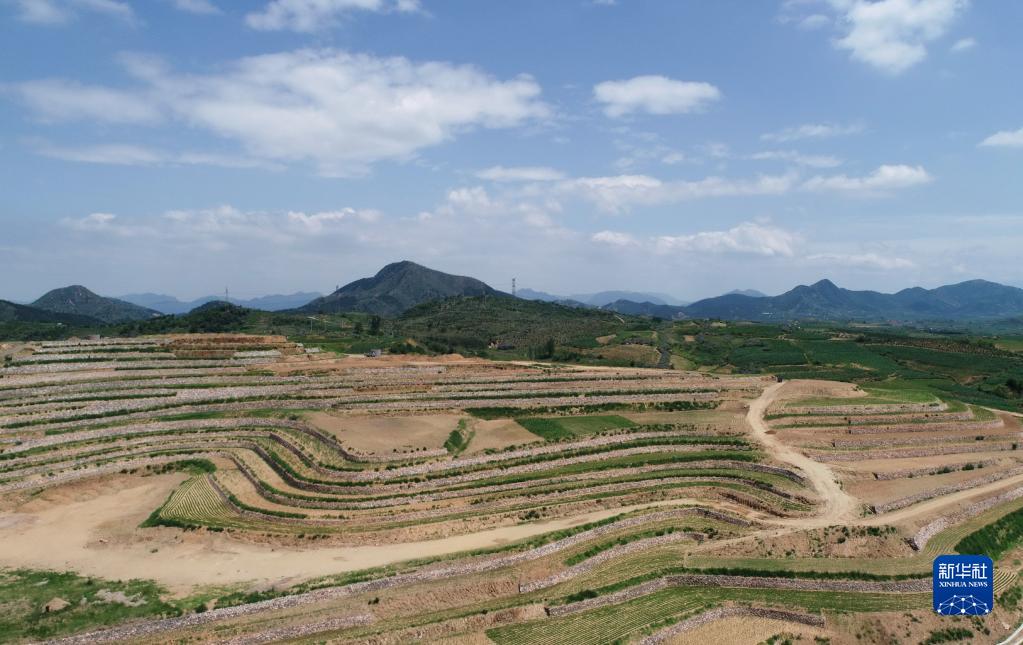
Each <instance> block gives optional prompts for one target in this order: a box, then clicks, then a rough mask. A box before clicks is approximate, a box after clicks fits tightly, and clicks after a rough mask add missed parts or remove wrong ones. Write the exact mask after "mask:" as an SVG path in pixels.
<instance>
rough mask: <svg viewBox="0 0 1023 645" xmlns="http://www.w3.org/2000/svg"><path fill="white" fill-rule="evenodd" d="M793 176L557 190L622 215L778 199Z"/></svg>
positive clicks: (625, 182)
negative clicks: (740, 199) (690, 204)
mask: <svg viewBox="0 0 1023 645" xmlns="http://www.w3.org/2000/svg"><path fill="white" fill-rule="evenodd" d="M796 179H797V176H796V175H795V174H793V173H786V174H784V175H760V176H758V177H756V178H755V179H727V178H722V177H706V178H704V179H700V180H695V181H685V180H676V181H661V180H660V179H657V178H655V177H650V176H648V175H617V176H609V177H580V178H577V179H571V180H567V181H565V182H562V183H561V184H560V185H559V186H558V190H559V191H560V192H562V193H565V194H570V195H574V196H576V197H578V198H580V199H584V200H587V201H590V202H592V203H594V204H596V205H597V207H599V208H601V209H602V210H605V211H608V212H622V211H625V210H628V209H629V207H631V206H649V205H656V204H670V203H676V202H682V201H688V200H692V199H701V198H707V197H732V196H742V195H780V194H783V193H786V192H788V191H789V190H790V189H791V188H792V187H793V186H794V184H795V182H796Z"/></svg>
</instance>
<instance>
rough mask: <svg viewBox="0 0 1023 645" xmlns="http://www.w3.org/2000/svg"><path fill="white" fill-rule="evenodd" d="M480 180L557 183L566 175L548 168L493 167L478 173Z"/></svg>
mask: <svg viewBox="0 0 1023 645" xmlns="http://www.w3.org/2000/svg"><path fill="white" fill-rule="evenodd" d="M476 176H477V177H479V178H480V179H486V180H487V181H498V182H512V181H557V180H559V179H564V177H565V174H564V173H563V172H561V171H560V170H555V169H554V168H548V167H546V166H514V167H505V166H491V167H490V168H485V169H483V170H480V171H479V172H477V173H476Z"/></svg>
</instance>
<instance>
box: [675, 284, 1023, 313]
mask: <svg viewBox="0 0 1023 645" xmlns="http://www.w3.org/2000/svg"><path fill="white" fill-rule="evenodd" d="M684 312H685V315H686V316H688V317H690V318H722V319H727V320H758V321H764V320H811V319H812V320H871V321H883V320H892V321H922V320H960V321H962V320H996V319H1000V318H1009V317H1012V316H1019V315H1020V314H1021V313H1023V289H1018V288H1016V287H1009V286H1006V285H1002V284H998V283H995V282H988V281H986V280H970V281H967V282H960V283H959V284H953V285H947V286H944V287H938V288H937V289H923V288H921V287H913V288H911V289H903V290H902V291H899V292H898V293H891V294H889V293H879V292H877V291H851V290H849V289H842V288H841V287H838V286H836V285H835V283H833V282H831V281H830V280H821V281H820V282H816V283H814V284H812V285H809V286H806V285H800V286H798V287H796V288H795V289H792V290H791V291H787V292H785V293H783V294H781V295H780V296H766V297H752V296H746V295H740V294H731V295H725V296H719V297H717V298H708V299H706V300H700V301H699V302H694V303H693V304H691V305H689V306H688V307H685V309H684Z"/></svg>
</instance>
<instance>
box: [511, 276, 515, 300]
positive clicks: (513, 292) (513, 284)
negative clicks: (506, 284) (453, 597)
mask: <svg viewBox="0 0 1023 645" xmlns="http://www.w3.org/2000/svg"><path fill="white" fill-rule="evenodd" d="M512 296H513V297H514V296H515V278H512Z"/></svg>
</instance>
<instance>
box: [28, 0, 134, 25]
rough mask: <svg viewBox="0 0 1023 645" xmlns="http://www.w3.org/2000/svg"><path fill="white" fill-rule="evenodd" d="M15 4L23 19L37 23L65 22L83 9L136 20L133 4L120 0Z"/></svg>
mask: <svg viewBox="0 0 1023 645" xmlns="http://www.w3.org/2000/svg"><path fill="white" fill-rule="evenodd" d="M14 5H15V7H16V8H17V11H18V18H19V19H20V20H21V21H23V22H28V23H32V24H36V25H48V26H53V25H61V24H65V23H67V22H70V21H71V20H72V19H74V18H75V17H76V16H77V15H78V14H79V13H80V12H82V11H86V12H92V13H99V14H105V15H107V16H111V17H113V18H119V19H121V20H123V21H125V22H128V23H134V22H135V12H134V11H133V10H132V8H131V5H129V4H128V3H127V2H120V1H118V0H14Z"/></svg>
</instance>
